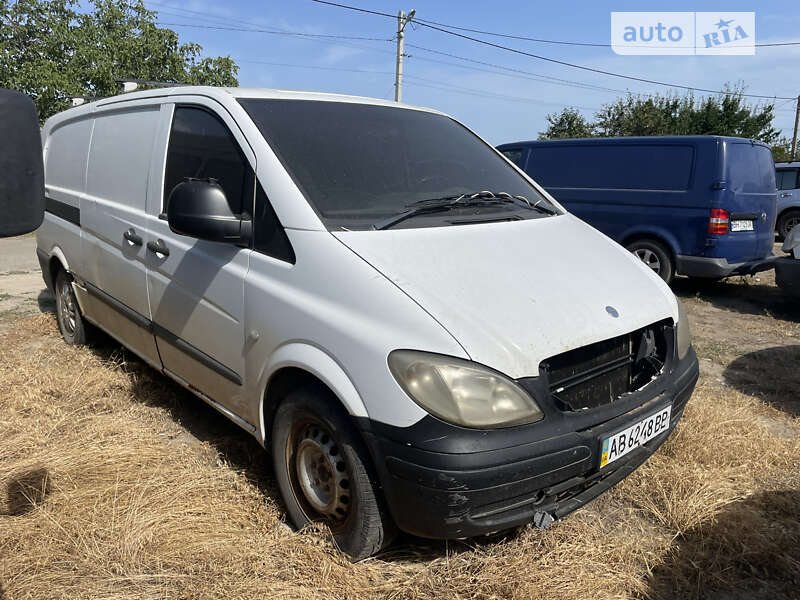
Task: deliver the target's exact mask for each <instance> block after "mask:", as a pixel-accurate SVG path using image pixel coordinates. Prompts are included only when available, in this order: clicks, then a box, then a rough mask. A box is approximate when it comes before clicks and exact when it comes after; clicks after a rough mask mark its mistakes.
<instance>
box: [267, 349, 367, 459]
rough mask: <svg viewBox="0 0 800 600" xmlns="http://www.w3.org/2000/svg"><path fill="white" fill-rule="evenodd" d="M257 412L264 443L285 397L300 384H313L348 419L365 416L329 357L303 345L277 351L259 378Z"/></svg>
mask: <svg viewBox="0 0 800 600" xmlns="http://www.w3.org/2000/svg"><path fill="white" fill-rule="evenodd" d="M262 381H263V385H262V393H261V400H260V406H259V411H258V417H259V421H260V422H259V429H260V432H261V440H260V441H261V443H262V444H265V445H266V444H267V443H268V439H269V436H270V430H271V425H272V419H273V417H274V415H275V411H276V410H277V407H278V405H279V404H280V402H281V400H282V399H283V398H284V397H285V396H286V394H287V393H288V392H289V391H291V390H293V389H296V388H297V387H299V386H303V385H317V386H320V387H322V388H324V389H325V390H327V391H328V392H330V393H331V395H332V396H333V397H334V398H336V400H338V402H339V404H340V405H341V407H342V409H343V410H344V411H345V412H346V413H347V414H348V415H350V416H351V417H367V416H368V414H367V409H366V406H365V405H364V402H363V400H362V399H361V396H360V394H359V393H358V390H356V387H355V385H354V384H353V382H352V381H351V379H350V377H349V376H348V375H347V373H346V372H345V370H344V369H343V368H342V367H341V366H340V365H339V363H337V362H336V361H335V360H334V359H333V358H332V357H331V356H330V355H329V354H327V353H326V352H324V351H323V350H321V349H320V348H317V347H316V346H312V345H310V344H307V343H299V342H294V343H290V344H286V345H284V346H282V347H281V348H279V349H278V350H277V351H276V352H275V353H274V354H273V356H272V360H271V361H270V364H269V366H268V367H267V368H266V369H265V370H264V376H263V377H262Z"/></svg>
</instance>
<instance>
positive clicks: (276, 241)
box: [253, 182, 295, 264]
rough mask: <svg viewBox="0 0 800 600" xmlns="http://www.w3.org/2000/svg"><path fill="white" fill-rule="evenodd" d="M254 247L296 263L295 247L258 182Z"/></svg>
mask: <svg viewBox="0 0 800 600" xmlns="http://www.w3.org/2000/svg"><path fill="white" fill-rule="evenodd" d="M253 249H254V250H255V251H256V252H261V253H262V254H266V255H267V256H271V257H273V258H277V259H278V260H284V261H286V262H289V263H292V264H294V263H295V256H294V249H293V248H292V244H291V242H289V238H288V237H287V236H286V231H284V229H283V225H281V222H280V221H279V220H278V215H276V214H275V211H274V210H273V209H272V204H270V202H269V198H267V194H266V193H265V192H264V188H262V187H261V184H260V183H258V182H256V214H255V217H254V219H253Z"/></svg>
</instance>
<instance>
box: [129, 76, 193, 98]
mask: <svg viewBox="0 0 800 600" xmlns="http://www.w3.org/2000/svg"><path fill="white" fill-rule="evenodd" d="M114 81H116V82H117V83H121V84H122V93H123V94H125V93H127V92H133V91H135V90H136V89H137V88H138V87H139V86H140V85H147V86H150V87H162V88H164V87H182V86H186V85H191V84H189V83H176V82H174V81H150V80H147V79H115V80H114Z"/></svg>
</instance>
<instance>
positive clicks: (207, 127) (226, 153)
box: [163, 106, 254, 215]
mask: <svg viewBox="0 0 800 600" xmlns="http://www.w3.org/2000/svg"><path fill="white" fill-rule="evenodd" d="M186 177H194V178H197V179H207V178H213V179H216V180H217V182H218V183H219V184H220V186H222V189H223V190H224V191H225V196H226V197H227V198H228V204H229V205H230V208H231V211H232V212H233V213H234V214H236V215H241V214H242V213H243V212H245V213H247V214H249V213H250V210H251V208H250V207H252V202H253V187H252V185H253V179H254V175H253V170H252V168H251V167H250V165H249V163H248V162H247V158H245V156H244V154H243V153H242V151H241V149H240V148H239V144H238V143H237V142H236V139H235V138H234V137H233V135H232V134H231V132H230V131H229V130H228V128H227V127H226V125H225V123H223V122H222V120H221V119H220V118H219V117H217V116H216V115H214V114H213V113H211V112H210V111H208V110H205V109H203V108H198V107H191V106H176V107H175V114H174V116H173V118H172V130H171V131H170V136H169V148H168V150H167V167H166V172H165V174H164V202H163V206H164V212H166V211H167V202H168V201H169V195H170V192H171V191H172V190H173V188H174V187H175V186H176V185H178V184H179V183H181V182H182V181H183V180H184V179H185V178H186ZM248 190H249V194H248ZM248 195H249V201H247V200H246V198H245V197H246V196H248Z"/></svg>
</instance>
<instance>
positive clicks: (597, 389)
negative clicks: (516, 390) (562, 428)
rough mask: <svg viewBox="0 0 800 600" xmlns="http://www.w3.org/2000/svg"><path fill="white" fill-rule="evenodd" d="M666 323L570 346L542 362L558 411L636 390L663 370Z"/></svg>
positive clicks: (599, 402) (581, 407) (610, 399)
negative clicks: (574, 347)
mask: <svg viewBox="0 0 800 600" xmlns="http://www.w3.org/2000/svg"><path fill="white" fill-rule="evenodd" d="M672 331H673V329H672V326H671V325H670V323H669V322H659V323H654V324H653V325H649V326H647V327H644V328H642V329H637V330H636V331H633V332H631V333H627V334H625V335H621V336H618V337H615V338H611V339H608V340H603V341H600V342H596V343H594V344H590V345H588V346H583V347H581V348H576V349H574V350H569V351H568V352H564V353H562V354H559V355H557V356H553V357H551V358H548V359H547V360H544V361H542V363H541V364H540V365H539V368H540V372H541V373H542V375H545V376H546V377H547V382H548V385H549V387H550V394H551V396H552V397H553V398H554V399H555V400H556V402H557V403H558V404H559V407H560V408H561V409H562V410H573V411H575V410H585V409H589V408H596V407H598V406H602V405H604V404H609V403H611V402H614V401H615V400H617V399H618V398H620V397H621V396H623V395H625V394H627V393H630V392H633V391H635V390H638V389H639V388H641V387H643V386H645V385H646V384H647V383H649V382H650V381H652V380H653V379H654V378H655V377H657V376H658V375H659V374H660V373H661V371H662V370H663V368H664V364H665V362H666V356H667V346H668V344H667V338H668V336H669V335H671V334H672Z"/></svg>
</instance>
